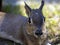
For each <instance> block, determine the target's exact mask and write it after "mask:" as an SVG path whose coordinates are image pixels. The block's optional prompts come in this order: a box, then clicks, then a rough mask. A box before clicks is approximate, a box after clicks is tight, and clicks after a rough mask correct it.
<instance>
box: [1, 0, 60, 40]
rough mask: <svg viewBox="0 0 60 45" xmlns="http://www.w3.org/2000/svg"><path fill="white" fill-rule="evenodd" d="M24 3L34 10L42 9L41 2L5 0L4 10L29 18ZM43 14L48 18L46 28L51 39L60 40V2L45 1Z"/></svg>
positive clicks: (53, 0)
mask: <svg viewBox="0 0 60 45" xmlns="http://www.w3.org/2000/svg"><path fill="white" fill-rule="evenodd" d="M24 1H25V2H26V3H27V4H28V5H29V6H30V7H31V8H32V9H37V8H39V7H40V4H41V0H3V3H2V4H3V7H2V10H3V11H4V12H7V13H15V14H21V15H23V16H26V17H28V16H27V14H26V13H25V8H24ZM44 1H45V5H44V8H43V11H42V12H43V14H44V16H45V17H46V21H45V22H46V23H45V24H46V28H47V31H48V37H49V39H55V37H56V36H58V37H59V38H60V0H44Z"/></svg>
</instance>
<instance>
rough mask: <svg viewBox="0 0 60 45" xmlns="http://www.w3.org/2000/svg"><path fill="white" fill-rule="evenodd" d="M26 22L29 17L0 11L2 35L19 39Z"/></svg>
mask: <svg viewBox="0 0 60 45" xmlns="http://www.w3.org/2000/svg"><path fill="white" fill-rule="evenodd" d="M26 22H27V18H26V17H24V16H21V15H15V14H7V13H3V12H0V37H2V38H7V39H11V40H15V39H13V38H16V39H18V38H19V34H21V31H22V28H23V25H24V23H26Z"/></svg>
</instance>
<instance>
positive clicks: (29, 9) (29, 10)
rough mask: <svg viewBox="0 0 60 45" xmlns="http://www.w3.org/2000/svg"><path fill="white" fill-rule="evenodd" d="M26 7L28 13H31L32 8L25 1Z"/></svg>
mask: <svg viewBox="0 0 60 45" xmlns="http://www.w3.org/2000/svg"><path fill="white" fill-rule="evenodd" d="M24 3H25V2H24ZM25 9H26V13H27V14H28V15H29V14H30V12H31V8H30V7H29V6H28V5H27V4H26V3H25Z"/></svg>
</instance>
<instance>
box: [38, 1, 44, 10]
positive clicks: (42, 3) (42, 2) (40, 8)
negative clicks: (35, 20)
mask: <svg viewBox="0 0 60 45" xmlns="http://www.w3.org/2000/svg"><path fill="white" fill-rule="evenodd" d="M43 6H44V0H42V1H41V6H40V7H39V10H42V9H43Z"/></svg>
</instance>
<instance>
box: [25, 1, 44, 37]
mask: <svg viewBox="0 0 60 45" xmlns="http://www.w3.org/2000/svg"><path fill="white" fill-rule="evenodd" d="M43 6H44V1H42V2H41V6H40V7H39V9H31V8H30V7H29V6H28V5H27V4H26V3H25V9H26V13H27V15H28V19H29V20H28V23H27V26H26V29H27V30H26V31H27V33H28V34H30V35H34V36H37V37H40V36H41V35H43V30H44V22H45V17H44V16H43V13H42V9H43Z"/></svg>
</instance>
